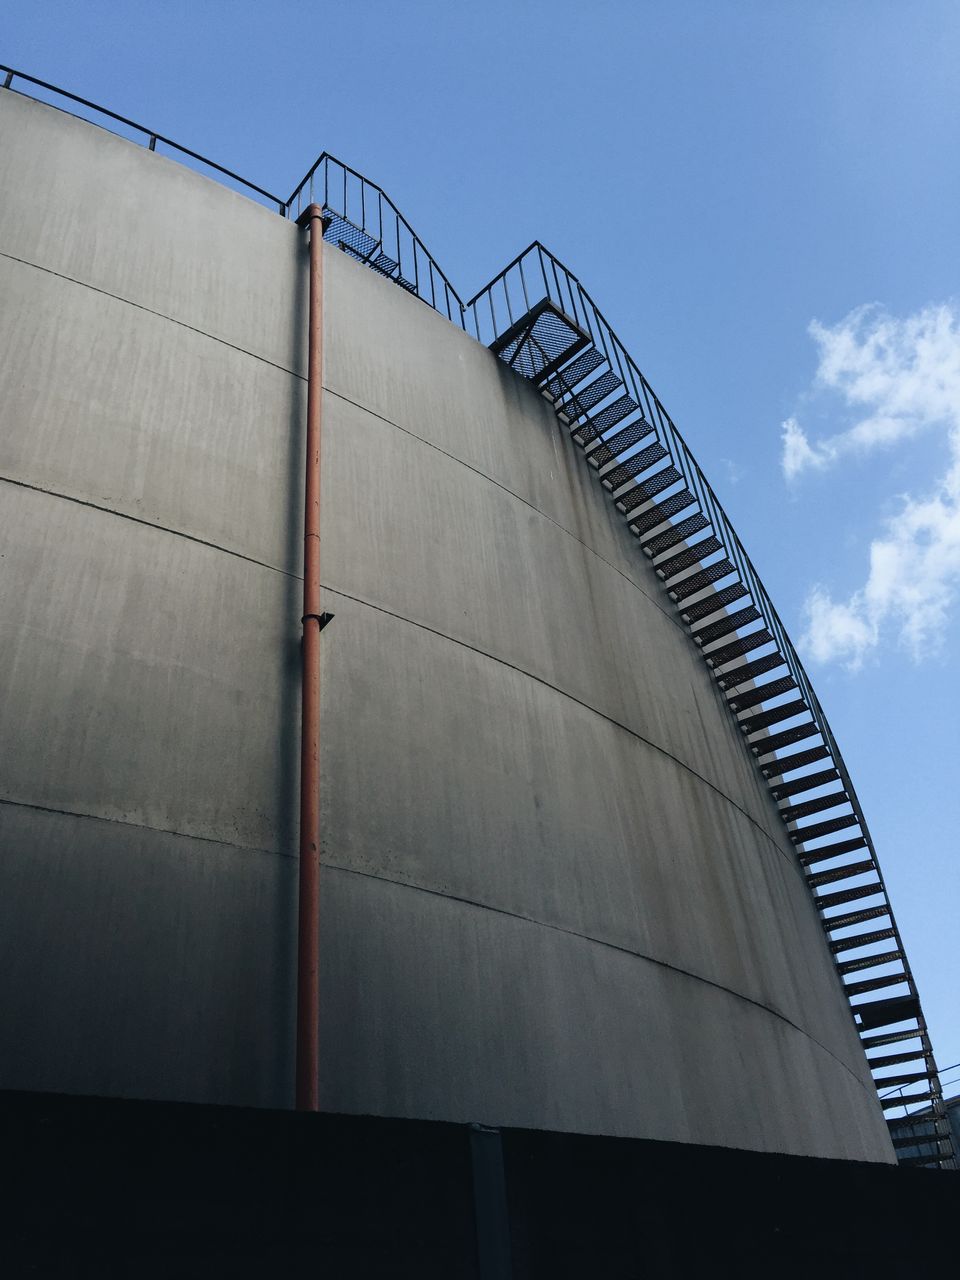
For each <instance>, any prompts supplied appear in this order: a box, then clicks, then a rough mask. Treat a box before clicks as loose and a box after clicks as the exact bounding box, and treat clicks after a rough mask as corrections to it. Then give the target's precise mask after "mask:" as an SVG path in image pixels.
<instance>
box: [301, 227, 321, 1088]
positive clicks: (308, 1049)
mask: <svg viewBox="0 0 960 1280" xmlns="http://www.w3.org/2000/svg"><path fill="white" fill-rule="evenodd" d="M300 226H303V227H306V228H308V230H309V232H310V312H309V329H308V363H307V448H306V453H307V459H306V474H305V477H304V503H303V618H302V623H303V649H302V661H303V684H302V694H301V697H302V704H301V725H300V896H299V907H298V934H297V1096H296V1103H297V1110H298V1111H316V1110H318V1109H319V1092H320V1025H319V1022H320V627H321V619H320V405H321V398H322V381H323V214H322V211H321V209H320V206H319V205H316V204H311V205H310V206H309V207H308V208H307V209H306V211H305V212H304V214H303V216H302V217H301V219H300Z"/></svg>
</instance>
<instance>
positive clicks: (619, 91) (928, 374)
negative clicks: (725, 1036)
mask: <svg viewBox="0 0 960 1280" xmlns="http://www.w3.org/2000/svg"><path fill="white" fill-rule="evenodd" d="M0 61H2V62H4V63H7V64H9V65H12V66H15V67H18V68H21V69H23V70H25V71H28V72H30V73H31V74H34V75H36V76H39V77H41V78H44V79H47V80H50V81H52V82H54V83H56V84H60V85H63V86H64V87H66V88H69V89H72V90H74V91H75V92H77V93H80V94H82V95H85V96H88V97H90V98H92V99H93V100H95V101H98V102H102V103H104V104H105V105H107V106H110V107H112V108H113V109H114V110H116V111H118V112H120V113H122V114H126V115H129V116H131V117H133V118H134V119H137V120H141V121H143V122H144V123H146V124H148V125H150V126H151V127H152V128H154V129H156V130H158V131H160V132H162V133H165V134H167V135H168V136H170V137H172V138H175V139H176V140H178V141H180V142H182V143H183V144H184V145H186V146H189V147H192V148H194V149H195V150H197V151H200V152H201V153H204V154H206V155H209V156H211V157H212V158H214V159H216V160H218V161H220V162H221V163H223V164H225V165H227V166H229V167H232V168H234V169H236V170H237V171H238V172H240V173H242V174H244V175H245V176H247V177H249V178H250V179H251V180H253V181H255V182H257V183H259V184H260V185H263V186H265V187H267V188H268V189H271V190H277V191H279V192H280V193H281V194H285V193H287V192H288V191H289V190H290V189H292V187H293V186H294V184H295V183H296V182H297V181H298V180H299V178H300V177H301V176H302V174H303V172H304V171H305V170H306V169H307V168H308V166H309V165H310V164H311V163H312V161H313V159H314V158H315V157H316V155H317V154H318V153H319V152H320V151H321V150H324V149H326V150H328V151H330V152H332V153H333V154H334V155H337V156H338V157H340V158H341V159H343V160H345V161H346V162H347V163H349V164H351V165H353V166H354V167H355V168H357V169H359V170H360V171H361V172H363V173H365V174H367V175H368V176H369V177H371V178H372V179H373V180H374V181H376V182H378V183H379V184H380V185H382V186H383V187H384V188H385V190H386V191H387V192H388V193H389V194H390V195H391V196H392V198H393V199H394V200H395V202H396V203H397V204H398V205H399V207H400V208H401V210H402V211H403V212H404V213H405V214H406V216H407V218H408V219H409V220H410V222H411V223H412V225H413V226H414V227H415V228H416V230H417V231H418V233H419V234H420V236H421V237H422V238H423V240H424V241H425V243H426V244H427V246H428V248H429V249H430V250H431V251H432V253H433V254H434V256H435V257H436V258H437V260H438V262H439V263H440V265H441V266H442V267H443V268H444V270H445V271H446V272H447V274H448V275H449V276H450V278H451V279H452V281H453V283H454V284H455V285H456V286H457V287H458V289H459V290H460V292H461V294H463V295H464V296H469V295H470V294H472V293H473V292H474V291H475V289H476V288H479V287H480V285H482V284H483V283H485V282H486V281H487V280H488V279H489V278H490V277H491V276H492V275H493V274H494V273H495V272H496V271H498V270H499V269H500V267H501V266H502V265H504V263H505V262H506V261H507V260H509V259H510V258H511V257H512V256H513V255H514V254H515V253H516V252H518V251H519V250H520V249H521V248H523V247H524V246H525V245H526V244H527V243H528V242H529V241H530V240H532V239H534V238H539V239H541V240H542V241H543V242H544V243H545V244H547V245H548V247H550V248H551V249H552V250H553V251H554V252H555V253H556V254H557V255H558V256H559V257H560V258H561V259H562V260H563V261H565V262H566V263H567V264H568V265H569V266H570V267H571V269H572V270H573V271H575V272H576V274H577V275H579V276H580V278H581V279H582V280H583V282H584V284H585V285H586V287H587V288H588V289H589V290H590V292H591V293H592V294H593V296H594V298H595V299H596V301H597V302H598V303H599V305H600V307H601V308H602V309H603V311H604V313H605V314H606V315H607V317H608V319H609V320H610V321H611V323H612V324H613V326H614V328H615V329H616V330H617V331H618V333H619V334H620V336H621V338H622V339H623V341H624V343H625V345H626V347H627V349H628V350H629V351H630V352H631V353H632V354H633V356H634V358H635V359H636V360H637V363H638V364H639V365H640V367H641V368H642V369H643V371H644V372H645V373H646V375H647V377H648V378H649V379H650V381H651V383H652V384H653V386H654V387H655V388H656V390H657V392H658V394H659V395H660V397H661V399H662V400H663V402H664V403H665V404H666V406H667V407H668V409H669V410H670V412H671V414H672V416H673V418H674V420H675V421H676V423H677V424H678V426H679V427H680V430H681V431H682V432H683V433H684V435H685V436H686V438H687V440H688V443H689V444H690V446H691V448H692V449H693V451H694V453H695V454H696V456H697V458H698V460H699V461H700V463H701V465H702V466H703V468H704V470H705V471H706V473H707V475H708V477H709V478H710V480H711V482H712V483H713V485H714V487H715V488H716V490H717V492H718V494H719V496H720V498H721V500H722V501H723V503H724V504H725V506H726V507H727V510H728V512H729V514H730V516H731V518H732V519H733V522H734V524H735V526H736V527H737V529H738V531H739V533H740V535H741V537H742V539H743V541H744V543H745V545H746V546H747V549H748V550H749V552H750V553H751V555H752V557H753V559H754V562H755V563H756V565H757V567H758V569H759V571H760V573H761V575H762V577H763V578H764V580H765V582H766V584H767V587H768V588H769V590H770V593H771V595H772V597H773V599H774V601H775V603H776V604H777V606H778V608H779V610H780V612H781V615H782V616H783V618H784V620H785V622H786V623H787V626H788V628H789V630H790V631H791V634H792V636H793V638H794V640H795V641H796V642H798V644H800V647H801V652H802V654H803V655H804V658H805V660H806V661H807V665H808V669H809V670H810V673H811V675H812V677H813V680H814V683H815V685H816V687H817V689H818V692H819V694H820V698H821V700H822V702H823V704H824V706H825V709H826V711H827V714H828V716H829V717H830V720H831V723H832V726H833V729H834V732H835V734H836V736H837V739H838V741H839V743H840V746H841V748H842V750H843V752H844V756H845V758H846V761H847V764H848V766H849V768H850V772H851V775H852V777H853V780H854V782H855V784H856V786H857V789H858V792H859V794H860V799H861V801H862V803H863V806H864V810H865V813H866V815H867V819H868V821H869V823H870V826H871V830H872V833H873V836H874V839H875V842H876V845H877V850H878V854H879V857H880V859H881V863H882V865H883V868H884V873H885V876H886V879H887V883H888V887H889V890H890V895H891V899H892V901H893V904H894V908H895V910H896V913H897V918H898V921H899V924H900V927H901V930H902V933H903V935H904V938H905V941H906V945H907V949H908V953H909V956H910V959H911V963H912V965H913V968H914V971H915V974H916V976H917V980H918V983H919V985H920V991H921V995H922V997H923V1001H924V1005H925V1008H926V1011H927V1016H928V1020H929V1022H930V1025H931V1031H932V1035H933V1040H934V1047H935V1049H936V1051H937V1056H938V1059H939V1061H940V1062H941V1064H942V1065H946V1064H949V1063H955V1062H958V1061H960V1017H958V1012H960V1009H958V998H957V969H958V962H957V952H956V945H955V938H956V935H957V926H958V921H960V876H958V871H957V857H958V855H957V828H958V805H957V763H958V757H960V751H958V727H957V722H958V718H960V688H958V675H957V660H958V658H960V599H958V592H957V588H958V586H960V514H958V512H960V281H958V269H960V229H958V228H960V219H958V209H960V166H958V165H957V163H956V139H957V138H958V136H960V76H958V75H957V67H958V66H960V5H957V4H956V3H953V2H952V0H951V2H944V3H940V2H938V0H919V2H918V3H907V2H906V0H902V2H901V3H885V2H884V0H862V2H861V0H832V2H829V3H827V2H819V0H804V2H803V3H790V2H789V0H779V2H778V3H773V4H771V3H769V2H767V0H764V2H761V3H752V2H750V0H742V2H740V3H732V2H729V0H728V2H723V0H712V2H710V3H702V2H700V0H673V2H672V3H659V2H656V3H649V2H647V3H643V2H640V3H630V2H629V0H620V2H617V3H610V2H609V0H608V2H606V3H605V2H604V0H595V2H594V3H593V4H591V5H589V6H587V5H581V4H573V3H566V2H564V0H558V2H557V3H537V2H533V0H527V2H524V0H514V2H513V3H512V4H503V3H501V2H500V0H486V2H485V3H483V4H476V5H465V4H460V5H454V4H450V3H442V2H440V0H407V3H403V4H399V3H384V2H383V0H366V2H365V3H364V4H363V5H346V4H343V5H333V4H322V3H307V2H306V0H300V2H297V0H273V3H271V4H269V5H268V4H264V3H259V4H252V3H248V2H247V0H186V2H184V0H166V2H165V3H163V4H156V3H149V4H148V3H145V2H143V0H83V2H74V3H69V2H68V0H6V2H5V4H4V5H3V8H2V10H0ZM947 1078H949V1079H952V1078H957V1079H960V1072H956V1071H955V1072H951V1073H949V1075H948V1077H947ZM956 1091H957V1090H955V1089H954V1090H948V1092H956Z"/></svg>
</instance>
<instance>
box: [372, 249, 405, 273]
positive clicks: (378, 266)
mask: <svg viewBox="0 0 960 1280" xmlns="http://www.w3.org/2000/svg"><path fill="white" fill-rule="evenodd" d="M367 266H368V267H373V269H374V271H379V272H380V274H381V275H383V276H392V275H393V273H394V272H395V271H399V270H400V263H399V262H394V260H393V258H388V257H387V255H386V254H385V253H378V254H377V256H376V257H375V258H368V259H367Z"/></svg>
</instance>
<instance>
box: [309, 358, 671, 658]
mask: <svg viewBox="0 0 960 1280" xmlns="http://www.w3.org/2000/svg"><path fill="white" fill-rule="evenodd" d="M468 336H469V335H468ZM324 390H325V391H327V392H329V394H330V395H332V396H336V398H337V399H338V400H343V401H345V402H346V403H347V404H352V405H353V407H354V408H355V409H359V410H361V412H363V413H369V414H370V416H371V417H372V418H376V419H378V421H380V422H385V423H386V424H387V426H388V427H394V428H395V429H396V430H397V431H402V432H403V433H404V435H408V436H410V437H411V439H413V440H417V441H419V442H420V444H422V445H426V447H427V448H428V449H434V450H435V451H436V452H437V453H439V454H441V455H442V456H443V457H444V458H449V459H450V461H451V462H456V463H458V464H459V465H460V466H461V467H465V468H466V470H467V471H472V472H473V474H474V475H476V476H479V477H480V478H481V480H486V481H488V482H489V483H490V484H492V485H495V486H496V487H497V488H498V489H500V490H502V491H503V492H504V493H506V494H509V496H510V497H511V498H516V500H517V501H518V502H522V503H523V505H524V506H525V507H529V508H530V510H531V511H534V512H536V514H537V515H538V516H541V517H542V518H543V519H544V520H549V521H550V523H551V524H552V525H555V526H556V527H557V528H558V529H559V530H560V531H561V533H565V534H566V535H567V537H568V538H572V539H573V541H574V542H576V543H578V544H579V545H580V546H581V547H583V549H584V550H585V551H588V552H589V553H590V555H592V556H596V558H597V559H598V560H599V561H600V562H601V564H605V565H606V566H607V568H608V569H612V570H613V571H614V573H616V574H619V576H620V577H621V578H623V580H624V582H629V584H630V586H631V587H633V588H634V590H635V591H637V592H639V594H640V595H642V596H643V598H644V599H645V600H649V601H650V603H651V604H652V605H653V606H654V607H655V608H657V609H659V611H660V612H661V613H662V614H663V616H664V617H665V618H666V619H667V621H668V622H672V623H673V625H674V626H675V627H677V628H678V630H680V631H681V632H682V633H683V635H684V636H686V634H687V633H686V631H684V628H683V625H682V624H681V623H680V622H678V621H677V619H676V617H674V615H673V614H672V613H671V612H670V610H669V609H666V608H664V606H663V605H662V604H661V603H660V601H659V600H658V599H657V598H656V596H653V595H650V593H649V592H647V591H646V590H645V589H644V588H643V587H642V586H641V585H640V583H639V582H637V581H636V579H635V578H631V577H630V575H629V574H628V573H624V571H623V570H622V569H619V568H617V566H616V565H615V564H614V563H613V561H611V560H608V559H607V558H606V556H603V555H601V554H600V552H599V551H597V550H596V548H595V547H591V545H590V544H589V542H584V540H583V539H582V538H580V537H578V536H577V535H576V534H575V533H574V532H573V530H572V529H568V528H567V526H566V525H565V524H561V523H560V521H559V520H555V519H554V517H553V516H551V515H549V514H548V513H547V512H546V511H544V510H543V509H542V508H541V507H538V506H536V505H535V504H534V503H532V502H531V501H530V499H529V498H525V497H524V496H523V495H522V494H520V493H517V492H516V490H515V489H511V488H510V487H509V486H508V485H505V484H503V483H502V482H501V481H500V480H495V479H494V478H493V476H491V475H488V474H487V472H486V471H481V470H480V468H479V467H475V466H473V464H472V463H470V462H465V461H464V460H463V458H458V457H457V455H456V454H455V453H448V452H447V450H446V449H441V447H440V446H439V445H438V444H434V443H433V441H432V440H425V439H424V437H423V436H418V435H417V433H416V432H415V431H411V430H410V428H409V427H404V426H401V425H400V423H399V422H394V421H393V419H392V418H386V417H384V415H383V414H382V413H377V411H376V410H375V409H370V408H368V407H367V406H366V405H364V404H360V403H359V402H358V401H356V400H351V399H350V397H349V396H345V395H343V394H342V393H341V392H339V391H334V390H333V388H332V387H328V386H326V384H324Z"/></svg>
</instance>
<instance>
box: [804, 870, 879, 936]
mask: <svg viewBox="0 0 960 1280" xmlns="http://www.w3.org/2000/svg"><path fill="white" fill-rule="evenodd" d="M879 893H883V886H882V885H881V883H880V881H879V880H877V881H875V883H874V884H861V885H858V886H857V888H856V889H840V890H839V891H838V892H837V893H825V894H823V896H822V897H819V898H815V899H814V901H815V903H816V905H817V907H818V908H819V909H820V910H821V911H829V910H830V908H831V907H839V906H840V905H841V904H842V903H844V902H856V901H857V900H858V899H860V898H875V897H876V896H877V894H879ZM889 909H890V908H889V906H888V907H887V911H889ZM824 923H825V924H826V925H828V926H829V927H830V928H831V929H833V928H835V927H836V926H835V925H834V922H833V921H832V920H825V921H824Z"/></svg>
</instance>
